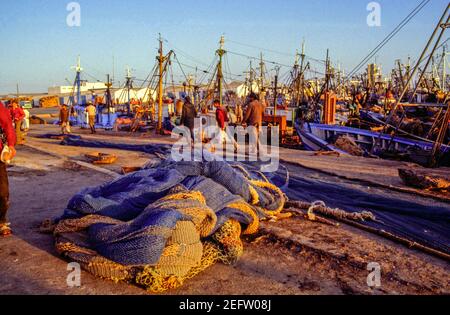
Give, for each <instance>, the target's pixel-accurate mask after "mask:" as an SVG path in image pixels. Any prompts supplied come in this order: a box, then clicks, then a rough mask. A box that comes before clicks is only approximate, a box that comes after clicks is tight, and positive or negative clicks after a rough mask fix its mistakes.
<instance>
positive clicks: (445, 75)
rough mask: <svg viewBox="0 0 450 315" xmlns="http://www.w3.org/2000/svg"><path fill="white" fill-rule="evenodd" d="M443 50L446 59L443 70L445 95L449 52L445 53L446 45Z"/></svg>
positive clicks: (443, 90)
mask: <svg viewBox="0 0 450 315" xmlns="http://www.w3.org/2000/svg"><path fill="white" fill-rule="evenodd" d="M442 49H443V53H442V54H443V58H444V65H443V67H444V68H443V69H442V92H444V93H445V90H446V86H445V83H446V81H447V80H446V79H447V52H446V51H445V45H444V47H443V48H442Z"/></svg>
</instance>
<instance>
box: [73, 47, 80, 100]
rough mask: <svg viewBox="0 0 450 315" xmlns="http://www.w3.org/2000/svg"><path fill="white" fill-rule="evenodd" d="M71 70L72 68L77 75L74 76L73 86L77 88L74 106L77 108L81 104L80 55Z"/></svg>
mask: <svg viewBox="0 0 450 315" xmlns="http://www.w3.org/2000/svg"><path fill="white" fill-rule="evenodd" d="M72 68H74V69H75V71H76V73H77V74H76V76H75V86H76V88H77V103H76V105H78V106H79V105H80V103H81V72H82V71H83V68H81V58H80V55H78V60H77V65H76V66H75V67H72Z"/></svg>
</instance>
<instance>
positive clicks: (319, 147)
mask: <svg viewBox="0 0 450 315" xmlns="http://www.w3.org/2000/svg"><path fill="white" fill-rule="evenodd" d="M295 129H296V131H297V133H298V135H299V136H300V138H301V140H302V143H303V146H304V147H305V149H307V150H310V151H335V152H339V153H340V154H344V155H348V154H349V153H347V152H345V151H344V150H342V149H339V148H337V147H336V146H335V145H334V142H335V140H336V139H337V138H338V137H340V136H347V137H349V138H351V139H353V140H354V142H355V143H356V144H357V145H358V146H359V147H360V148H361V149H362V150H363V151H364V152H365V153H366V155H371V154H373V155H377V156H382V155H383V153H385V152H395V153H396V154H398V155H407V156H408V157H409V158H410V160H412V161H415V162H417V163H420V164H424V163H426V158H427V157H429V156H430V154H431V152H432V150H433V145H434V143H433V142H432V141H427V140H426V139H423V140H416V139H408V138H404V137H398V136H394V137H392V136H391V135H389V134H382V133H379V132H373V131H370V130H363V129H357V128H351V127H345V126H338V125H326V124H319V123H310V122H303V123H299V122H297V123H296V124H295ZM375 144H378V145H377V146H376V148H375V149H374V147H375ZM440 150H441V154H442V155H448V154H449V153H450V146H448V145H442V146H441V148H440Z"/></svg>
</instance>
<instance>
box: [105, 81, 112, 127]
mask: <svg viewBox="0 0 450 315" xmlns="http://www.w3.org/2000/svg"><path fill="white" fill-rule="evenodd" d="M105 85H106V107H107V108H108V125H107V128H111V127H112V126H111V107H112V97H111V86H112V82H111V80H110V78H109V74H107V75H106V84H105Z"/></svg>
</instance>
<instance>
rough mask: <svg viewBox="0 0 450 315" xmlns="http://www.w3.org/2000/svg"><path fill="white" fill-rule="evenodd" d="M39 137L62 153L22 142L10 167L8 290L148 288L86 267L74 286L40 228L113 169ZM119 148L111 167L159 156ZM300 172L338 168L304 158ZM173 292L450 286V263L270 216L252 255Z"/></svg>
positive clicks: (249, 244)
mask: <svg viewBox="0 0 450 315" xmlns="http://www.w3.org/2000/svg"><path fill="white" fill-rule="evenodd" d="M49 130H52V129H51V128H49ZM109 140H110V139H108V141H109ZM127 141H132V140H129V139H128V140H127ZM141 141H142V140H141V139H136V141H133V142H141ZM31 142H33V143H34V144H40V145H41V147H44V148H45V150H48V151H49V152H50V151H51V152H52V154H54V155H53V156H52V155H49V154H45V153H43V152H39V151H36V150H34V149H31V148H27V147H20V148H19V149H18V156H17V158H16V159H15V161H14V165H13V166H12V167H10V168H9V169H8V172H9V178H10V192H11V208H10V212H9V219H10V221H11V222H12V228H13V229H14V232H15V234H14V236H13V237H10V238H6V239H0V261H2V268H1V269H0V294H147V292H145V291H144V290H142V289H140V288H138V287H135V286H133V285H129V284H125V283H119V284H115V283H113V282H111V281H105V280H100V279H97V278H95V277H94V276H92V275H90V274H89V273H87V272H84V271H83V272H82V278H81V282H82V283H81V284H82V285H81V287H80V288H69V287H68V286H67V284H66V278H67V276H68V274H69V271H67V264H68V262H67V261H65V260H63V259H61V258H60V257H59V256H58V255H57V253H56V251H55V250H54V247H53V239H52V236H51V235H46V234H41V233H39V232H38V226H39V224H40V223H41V222H42V221H43V220H45V219H48V218H54V217H56V216H58V215H60V214H61V213H62V211H63V209H64V208H65V206H66V204H67V202H68V200H69V199H70V198H71V196H73V195H74V194H75V193H76V192H78V191H79V190H80V189H81V188H83V187H86V186H94V185H99V184H102V183H104V182H105V181H108V180H110V179H111V178H112V177H111V176H110V175H108V174H106V173H102V172H98V171H96V170H94V169H89V168H84V167H83V168H77V169H71V168H67V162H66V163H64V160H63V159H62V157H70V158H72V159H74V160H83V154H84V153H86V151H89V150H90V149H86V148H74V147H63V146H60V145H58V143H57V141H54V140H52V141H48V140H45V141H44V140H40V139H39V140H36V139H30V143H31ZM102 151H104V150H102ZM114 153H115V154H117V155H118V157H119V159H118V161H117V163H116V165H114V166H113V167H110V171H113V172H118V171H119V170H120V168H121V166H125V165H126V166H131V165H130V164H133V166H139V165H143V164H144V163H145V162H146V161H148V159H149V158H151V156H149V155H146V154H143V153H136V152H123V151H119V150H114ZM296 172H303V173H302V175H303V176H305V177H314V176H315V177H317V176H321V177H327V178H328V179H329V180H331V179H332V178H333V176H332V175H324V174H322V173H317V172H313V171H311V170H310V169H305V168H303V169H302V168H301V167H299V166H297V169H296ZM340 180H342V179H340ZM353 185H359V184H358V183H354V184H353ZM396 194H401V193H400V192H396ZM405 196H406V197H408V196H410V198H421V197H419V196H415V197H413V196H412V195H405ZM405 196H404V197H405ZM371 262H376V263H379V264H380V266H381V287H380V288H369V287H368V285H367V276H368V275H369V272H370V271H368V270H367V265H368V264H369V263H371ZM166 294H206V295H208V294H245V295H247V294H248V295H251V294H263V295H264V294H297V295H302V294H450V264H449V263H447V262H445V261H443V260H440V259H438V258H435V257H432V256H429V255H426V254H423V253H420V252H417V251H415V250H410V249H408V248H405V247H404V246H402V245H398V244H395V243H393V242H391V241H388V240H386V239H383V238H380V237H378V236H374V235H372V234H369V233H366V232H363V231H360V230H357V229H355V228H352V227H349V226H346V225H341V226H340V227H333V226H329V225H324V224H320V223H315V222H310V221H306V220H305V219H303V218H300V217H294V218H290V219H286V220H282V221H278V222H276V223H271V222H265V223H264V225H263V227H262V230H261V231H260V233H259V234H258V235H255V236H252V237H251V238H247V239H246V240H245V248H244V255H243V257H242V258H241V260H239V262H237V263H236V264H235V265H233V266H226V265H223V264H216V265H214V266H212V267H211V268H209V269H207V270H206V271H204V272H203V273H201V274H199V275H198V276H196V277H195V278H193V279H191V280H189V281H187V282H186V283H185V284H184V285H183V286H182V287H181V288H179V289H177V290H173V291H170V292H167V293H166Z"/></svg>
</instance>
